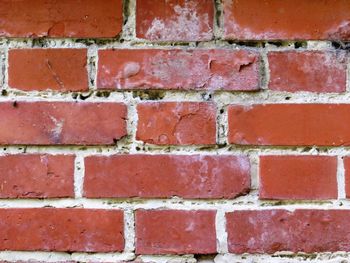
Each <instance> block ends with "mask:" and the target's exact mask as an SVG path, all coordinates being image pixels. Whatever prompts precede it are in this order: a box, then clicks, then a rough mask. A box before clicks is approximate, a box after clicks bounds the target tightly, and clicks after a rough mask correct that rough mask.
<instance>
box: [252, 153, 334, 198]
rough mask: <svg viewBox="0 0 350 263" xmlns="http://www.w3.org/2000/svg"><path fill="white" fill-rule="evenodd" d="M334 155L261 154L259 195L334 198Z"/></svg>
mask: <svg viewBox="0 0 350 263" xmlns="http://www.w3.org/2000/svg"><path fill="white" fill-rule="evenodd" d="M337 196H338V190H337V157H335V156H311V155H309V156H306V155H305V156H304V155H303V156H292V155H288V156H278V155H274V156H260V161H259V197H260V198H261V199H290V200H296V199H304V200H307V199H309V200H320V199H336V198H337Z"/></svg>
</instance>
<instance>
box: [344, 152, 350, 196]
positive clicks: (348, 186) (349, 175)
mask: <svg viewBox="0 0 350 263" xmlns="http://www.w3.org/2000/svg"><path fill="white" fill-rule="evenodd" d="M344 169H345V194H346V197H347V198H349V197H350V157H344Z"/></svg>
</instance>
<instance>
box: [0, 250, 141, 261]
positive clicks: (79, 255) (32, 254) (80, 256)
mask: <svg viewBox="0 0 350 263" xmlns="http://www.w3.org/2000/svg"><path fill="white" fill-rule="evenodd" d="M135 257H136V256H135V254H134V253H130V252H124V253H117V252H116V253H90V252H73V253H66V252H55V251H50V252H46V251H15V250H12V251H11V250H10V251H0V260H6V261H7V262H12V261H13V262H15V261H17V260H39V261H45V262H57V261H58V260H59V261H64V260H79V261H91V260H133V259H134V258H135Z"/></svg>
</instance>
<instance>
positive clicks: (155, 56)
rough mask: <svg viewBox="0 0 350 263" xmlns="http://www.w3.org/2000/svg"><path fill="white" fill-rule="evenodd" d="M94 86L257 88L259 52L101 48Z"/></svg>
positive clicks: (109, 87)
mask: <svg viewBox="0 0 350 263" xmlns="http://www.w3.org/2000/svg"><path fill="white" fill-rule="evenodd" d="M97 87H98V88H100V89H113V90H115V89H127V90H130V89H165V90H167V89H176V90H257V89H259V55H258V53H256V52H253V51H246V50H229V49H196V50H193V49H187V50H183V49H119V50H100V51H99V60H98V73H97Z"/></svg>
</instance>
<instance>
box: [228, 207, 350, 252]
mask: <svg viewBox="0 0 350 263" xmlns="http://www.w3.org/2000/svg"><path fill="white" fill-rule="evenodd" d="M349 216H350V211H349V210H313V209H310V210H307V209H297V210H295V211H294V212H290V211H287V210H283V209H276V210H260V211H258V210H255V211H254V210H250V211H235V212H232V213H228V214H226V219H227V220H226V221H227V222H226V225H227V232H228V248H229V252H231V253H237V254H242V253H274V252H276V251H292V252H306V253H314V252H326V251H327V252H333V251H349V250H350V235H349V234H348V232H349V228H350V222H349Z"/></svg>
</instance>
